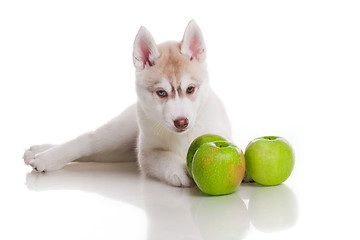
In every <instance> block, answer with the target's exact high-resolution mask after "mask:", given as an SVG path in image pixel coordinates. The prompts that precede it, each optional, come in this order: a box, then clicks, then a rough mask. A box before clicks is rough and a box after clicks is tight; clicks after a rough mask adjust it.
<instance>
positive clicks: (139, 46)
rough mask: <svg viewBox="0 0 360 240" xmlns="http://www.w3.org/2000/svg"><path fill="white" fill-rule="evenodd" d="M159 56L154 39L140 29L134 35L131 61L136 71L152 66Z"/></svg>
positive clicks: (147, 32) (144, 30)
mask: <svg viewBox="0 0 360 240" xmlns="http://www.w3.org/2000/svg"><path fill="white" fill-rule="evenodd" d="M159 56H160V54H159V51H158V49H157V47H156V43H155V40H154V38H153V37H152V36H151V34H150V32H149V31H148V30H147V29H146V28H145V27H141V28H140V29H139V32H138V33H137V35H136V38H135V42H134V50H133V61H134V66H135V68H136V70H139V71H140V70H143V69H145V68H146V67H151V66H153V65H154V64H155V61H156V60H157V59H158V58H159Z"/></svg>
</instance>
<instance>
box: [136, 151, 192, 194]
mask: <svg viewBox="0 0 360 240" xmlns="http://www.w3.org/2000/svg"><path fill="white" fill-rule="evenodd" d="M138 159H139V164H140V168H141V170H142V171H143V172H144V173H145V174H146V175H148V176H151V177H154V178H157V179H159V180H161V181H165V182H166V183H168V184H170V185H173V186H177V187H192V186H194V185H195V183H194V181H193V180H192V179H191V178H190V177H189V175H188V174H187V169H186V164H185V159H182V158H181V157H180V156H178V155H177V154H175V153H172V152H167V151H161V150H155V149H151V150H145V151H144V150H143V151H141V150H140V151H139V156H138Z"/></svg>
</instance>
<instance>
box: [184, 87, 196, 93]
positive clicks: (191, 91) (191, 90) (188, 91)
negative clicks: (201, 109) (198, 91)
mask: <svg viewBox="0 0 360 240" xmlns="http://www.w3.org/2000/svg"><path fill="white" fill-rule="evenodd" d="M194 91H195V87H194V86H189V87H188V88H187V89H186V93H187V94H192V93H194Z"/></svg>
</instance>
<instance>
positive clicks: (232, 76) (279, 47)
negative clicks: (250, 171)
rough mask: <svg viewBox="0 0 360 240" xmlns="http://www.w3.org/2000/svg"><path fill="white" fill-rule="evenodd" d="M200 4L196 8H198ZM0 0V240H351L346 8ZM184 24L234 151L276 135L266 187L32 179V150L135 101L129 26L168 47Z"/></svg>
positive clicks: (61, 176) (67, 176)
mask: <svg viewBox="0 0 360 240" xmlns="http://www.w3.org/2000/svg"><path fill="white" fill-rule="evenodd" d="M205 2H206V3H205ZM174 7H175V6H174V4H173V3H170V1H167V2H166V3H163V2H161V1H131V3H127V4H126V5H125V4H124V3H122V2H121V1H114V2H110V1H109V2H107V1H106V2H104V1H102V2H100V1H99V2H89V1H73V0H72V1H61V3H60V2H58V3H55V2H49V1H1V2H0V81H1V94H0V104H1V119H0V120H1V122H0V123H1V124H0V146H1V148H0V149H1V170H2V171H1V174H0V189H1V198H0V199H1V203H0V221H1V222H0V226H1V230H0V239H141V240H142V239H148V240H149V239H154V240H159V239H206V240H208V239H308V238H311V239H359V238H360V235H359V231H358V228H359V227H358V225H359V221H358V218H359V215H360V209H359V202H360V198H359V186H358V185H359V184H358V183H359V169H360V159H359V146H360V141H359V136H360V127H359V123H360V117H359V113H358V112H359V102H360V94H359V87H358V83H359V79H360V71H359V66H360V58H359V56H360V44H359V42H360V32H359V23H360V15H359V12H360V8H359V3H358V2H357V1H306V0H305V1H301V2H298V1H297V2H291V1H241V2H238V1H233V2H226V1H222V2H219V1H214V2H211V3H209V1H204V2H202V3H200V1H196V3H195V2H194V1H181V4H177V5H176V7H177V8H176V9H174ZM191 18H194V19H195V20H196V21H197V23H198V24H199V25H200V27H201V28H202V30H203V34H204V37H205V41H206V44H207V47H208V52H209V54H208V63H209V72H210V80H211V84H212V86H213V88H214V89H216V91H217V93H218V95H219V96H220V97H221V98H222V99H223V101H224V103H225V105H226V108H227V110H228V113H229V117H230V120H231V123H232V126H233V132H234V136H233V139H234V142H235V144H237V145H238V146H239V147H240V148H242V149H245V147H246V145H247V143H248V142H250V140H252V139H253V138H256V137H259V136H263V135H279V136H282V137H285V138H286V139H287V140H289V141H290V143H291V144H292V146H293V148H294V150H295V154H296V165H295V168H294V171H293V174H292V175H291V176H290V178H289V179H288V180H287V181H286V182H285V183H284V184H282V185H280V186H275V187H261V186H258V185H256V184H243V185H241V186H240V187H239V189H238V190H237V192H236V193H234V194H231V195H227V196H221V197H208V196H206V195H203V194H202V193H201V192H199V190H198V189H197V188H191V189H182V188H174V187H171V186H167V185H165V184H163V183H160V182H157V181H154V180H151V179H146V178H143V177H142V176H140V174H139V173H138V171H137V167H136V165H135V164H134V163H121V164H114V165H111V164H72V165H69V166H67V167H66V168H65V169H63V170H60V171H57V172H50V173H45V174H39V173H32V172H31V169H30V168H29V167H28V166H25V165H24V163H23V160H22V159H21V156H22V154H23V150H24V149H25V148H26V147H29V146H30V145H32V144H41V143H61V142H64V141H66V140H69V139H71V138H73V137H75V136H77V135H79V134H81V133H83V132H85V131H89V130H91V129H93V128H95V127H97V126H99V125H101V124H103V123H104V122H106V121H107V120H109V119H110V118H112V117H113V116H115V115H116V114H118V113H119V112H121V111H122V110H124V109H125V108H126V107H127V106H128V105H129V104H131V103H133V102H135V101H136V96H135V91H134V68H133V66H132V60H131V51H132V43H133V39H134V36H135V34H136V32H137V30H138V28H139V26H140V25H145V26H146V27H147V28H148V29H149V30H150V31H151V32H152V33H153V35H154V38H155V40H156V41H158V42H162V41H164V40H167V39H178V40H180V39H181V37H182V34H183V31H184V30H185V26H186V24H187V23H188V21H189V20H190V19H191Z"/></svg>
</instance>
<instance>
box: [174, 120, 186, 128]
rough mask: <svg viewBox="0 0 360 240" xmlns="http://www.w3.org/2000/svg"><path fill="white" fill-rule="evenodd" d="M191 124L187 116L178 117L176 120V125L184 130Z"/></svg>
mask: <svg viewBox="0 0 360 240" xmlns="http://www.w3.org/2000/svg"><path fill="white" fill-rule="evenodd" d="M188 125H189V120H188V119H187V118H178V119H176V120H175V121H174V126H175V127H176V128H177V129H179V130H184V129H185V128H186V127H187V126H188Z"/></svg>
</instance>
